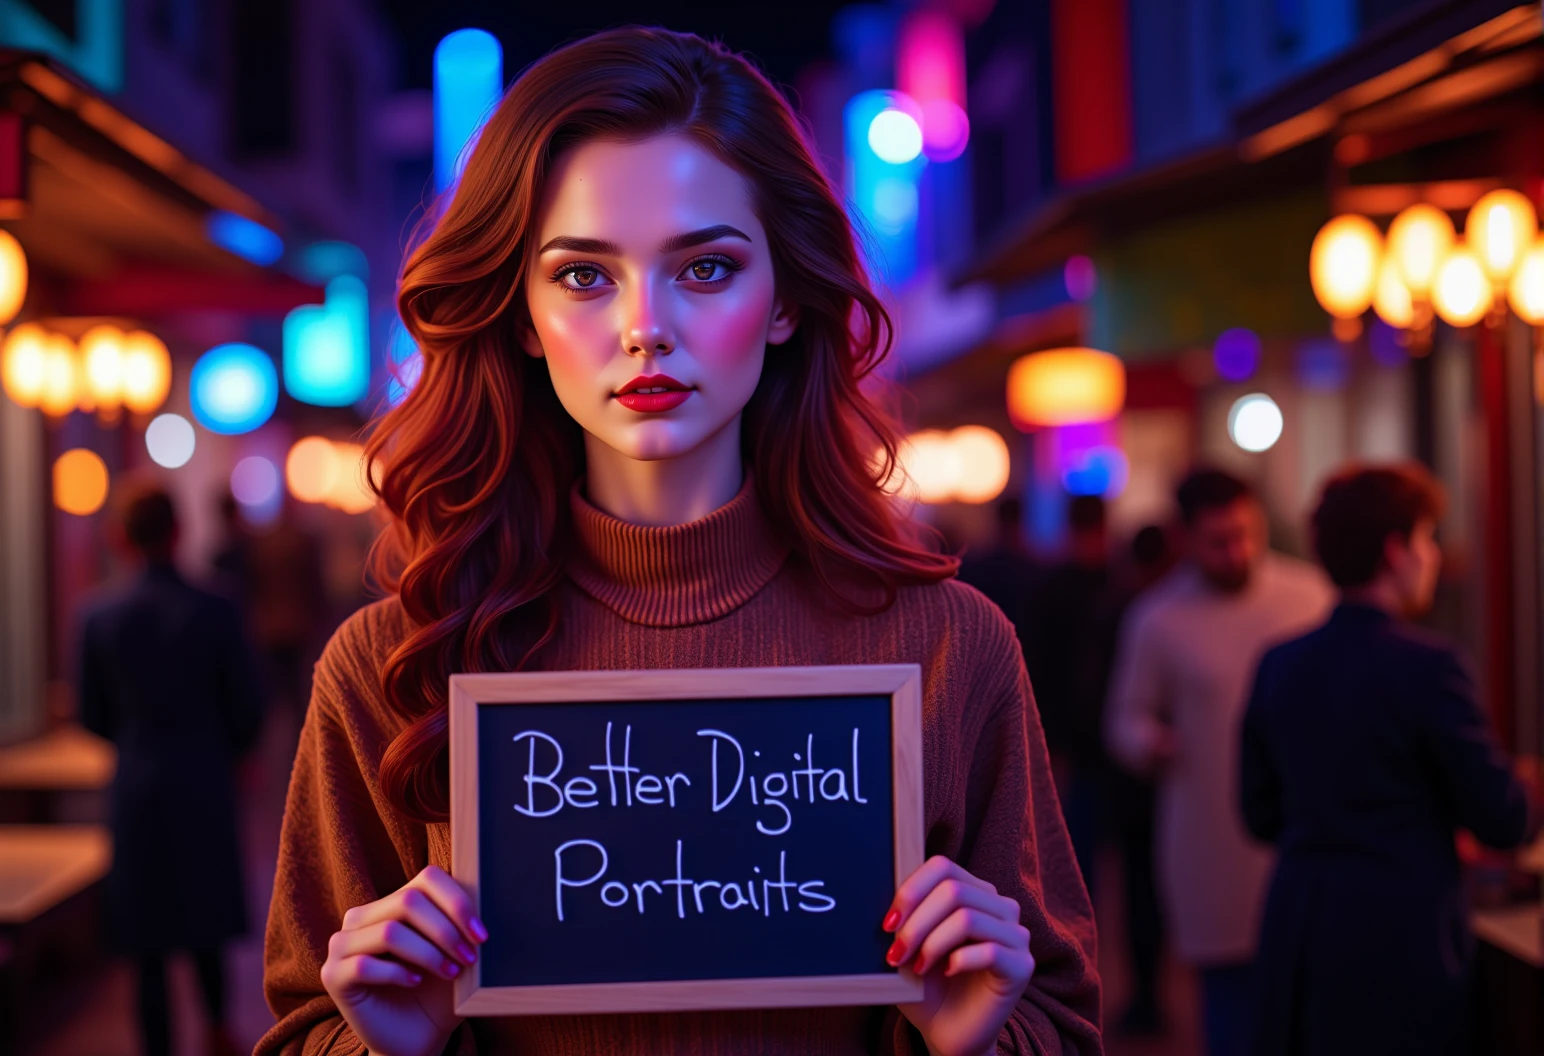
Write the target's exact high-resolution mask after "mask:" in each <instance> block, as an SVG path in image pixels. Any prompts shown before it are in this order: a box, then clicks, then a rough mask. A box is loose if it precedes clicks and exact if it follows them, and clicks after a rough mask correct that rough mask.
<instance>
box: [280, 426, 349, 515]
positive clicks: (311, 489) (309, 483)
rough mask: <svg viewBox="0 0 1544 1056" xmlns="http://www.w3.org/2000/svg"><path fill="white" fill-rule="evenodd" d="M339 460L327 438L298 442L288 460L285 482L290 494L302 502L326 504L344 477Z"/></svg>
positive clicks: (316, 437)
mask: <svg viewBox="0 0 1544 1056" xmlns="http://www.w3.org/2000/svg"><path fill="white" fill-rule="evenodd" d="M338 461H339V460H338V458H337V455H336V452H335V451H334V450H333V446H332V441H331V440H328V439H327V438H326V437H324V436H308V437H306V438H305V439H303V440H296V441H295V444H294V446H293V447H291V448H290V450H289V455H288V456H287V457H286V458H285V459H284V481H285V483H286V484H288V485H289V491H290V494H291V495H293V496H295V498H297V499H299V500H300V501H301V502H326V501H327V498H328V496H329V495H331V494H332V493H333V490H334V489H335V488H336V487H337V481H338V477H339V476H341V475H342V474H341V473H340V472H339V465H338Z"/></svg>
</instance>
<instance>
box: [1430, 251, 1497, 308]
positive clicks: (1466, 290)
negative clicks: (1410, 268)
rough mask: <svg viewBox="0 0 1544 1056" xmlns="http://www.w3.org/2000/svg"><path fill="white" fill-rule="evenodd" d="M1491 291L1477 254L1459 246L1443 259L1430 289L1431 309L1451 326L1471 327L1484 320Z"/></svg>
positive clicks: (1492, 295)
mask: <svg viewBox="0 0 1544 1056" xmlns="http://www.w3.org/2000/svg"><path fill="white" fill-rule="evenodd" d="M1493 299H1494V288H1493V287H1492V286H1491V282H1490V278H1489V277H1488V276H1487V275H1486V274H1485V267H1484V265H1483V264H1481V263H1480V257H1479V254H1477V253H1475V252H1474V250H1472V249H1470V248H1468V247H1467V246H1463V245H1460V246H1458V247H1456V248H1454V249H1453V251H1452V252H1450V253H1449V254H1448V255H1447V259H1446V260H1444V261H1443V262H1442V267H1441V268H1440V269H1438V271H1437V281H1436V284H1435V285H1434V286H1432V288H1431V303H1432V307H1434V308H1435V309H1436V310H1437V314H1438V315H1440V316H1441V317H1442V319H1443V321H1444V322H1446V323H1448V324H1449V325H1451V326H1473V325H1474V324H1475V323H1477V322H1479V321H1480V320H1481V319H1483V318H1485V313H1486V312H1488V311H1490V306H1491V303H1492V301H1493Z"/></svg>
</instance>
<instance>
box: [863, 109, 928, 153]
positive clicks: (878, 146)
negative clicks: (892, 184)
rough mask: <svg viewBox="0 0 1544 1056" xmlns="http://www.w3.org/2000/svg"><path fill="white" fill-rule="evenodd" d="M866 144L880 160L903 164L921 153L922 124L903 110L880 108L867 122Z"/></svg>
mask: <svg viewBox="0 0 1544 1056" xmlns="http://www.w3.org/2000/svg"><path fill="white" fill-rule="evenodd" d="M868 144H869V149H870V150H872V151H873V152H874V153H875V154H877V155H879V158H880V160H881V161H888V162H889V163H890V164H891V165H904V164H906V163H907V162H908V161H911V160H912V159H914V158H915V157H916V156H917V155H918V154H921V153H922V126H921V125H920V124H918V123H917V119H916V118H915V117H913V116H912V115H911V114H909V113H907V112H906V111H905V110H897V109H885V110H881V111H879V113H877V114H875V115H874V119H873V120H872V121H870V122H869V128H868Z"/></svg>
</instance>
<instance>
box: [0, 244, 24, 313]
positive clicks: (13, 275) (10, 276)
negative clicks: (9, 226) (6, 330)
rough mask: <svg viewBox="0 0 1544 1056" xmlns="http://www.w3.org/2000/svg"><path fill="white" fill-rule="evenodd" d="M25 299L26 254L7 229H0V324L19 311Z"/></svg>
mask: <svg viewBox="0 0 1544 1056" xmlns="http://www.w3.org/2000/svg"><path fill="white" fill-rule="evenodd" d="M26 300H27V254H26V252H24V251H23V250H22V248H21V243H20V242H18V241H16V236H15V235H13V234H11V233H10V232H9V231H0V325H3V324H5V323H9V322H10V321H11V320H12V319H15V318H16V316H17V315H18V314H19V313H20V312H21V306H22V305H23V304H24V303H25V302H26Z"/></svg>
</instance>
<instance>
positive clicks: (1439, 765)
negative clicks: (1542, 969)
mask: <svg viewBox="0 0 1544 1056" xmlns="http://www.w3.org/2000/svg"><path fill="white" fill-rule="evenodd" d="M1441 501H1442V499H1441V494H1440V491H1439V489H1438V486H1437V485H1436V483H1435V482H1434V481H1433V480H1432V479H1431V477H1430V475H1429V474H1427V473H1426V471H1425V470H1424V469H1421V468H1420V467H1417V466H1395V467H1386V468H1359V469H1351V470H1348V471H1346V472H1343V473H1341V474H1340V475H1338V476H1336V477H1335V478H1334V479H1332V480H1331V481H1330V482H1329V484H1328V485H1327V486H1326V487H1325V490H1324V496H1323V499H1322V501H1321V503H1320V505H1319V508H1318V511H1317V512H1316V513H1315V515H1314V522H1313V527H1314V533H1315V545H1316V548H1317V550H1318V552H1319V558H1320V560H1321V562H1322V563H1323V565H1324V567H1325V569H1326V570H1327V571H1328V572H1329V575H1330V577H1331V578H1332V579H1333V580H1334V581H1335V583H1336V585H1337V586H1339V587H1340V589H1341V603H1340V605H1339V607H1338V608H1336V610H1335V612H1334V614H1333V615H1332V616H1331V617H1330V619H1329V622H1328V623H1326V624H1325V625H1324V626H1323V627H1321V628H1319V629H1318V630H1316V631H1313V632H1311V633H1310V634H1308V635H1306V636H1304V637H1302V638H1298V639H1296V640H1295V641H1291V642H1288V643H1286V644H1284V645H1281V646H1278V647H1277V648H1275V649H1274V650H1272V651H1271V652H1269V653H1267V654H1266V656H1265V658H1264V659H1263V660H1262V661H1261V664H1260V668H1259V673H1258V676H1257V678H1256V683H1255V688H1254V693H1253V695H1252V697H1251V700H1250V704H1249V708H1248V710H1247V712H1246V714H1245V718H1244V724H1243V750H1242V775H1241V777H1242V782H1241V792H1242V797H1243V811H1244V817H1245V820H1246V821H1247V823H1248V826H1249V829H1250V831H1251V832H1252V833H1254V835H1255V836H1256V837H1258V838H1259V839H1262V840H1267V841H1270V842H1272V843H1274V844H1276V845H1277V847H1278V850H1279V857H1278V861H1277V865H1276V872H1275V875H1274V877H1273V879H1272V883H1271V889H1270V895H1269V898H1268V901H1267V903H1266V910H1265V919H1264V923H1263V925H1262V932H1261V945H1260V955H1259V969H1260V974H1259V976H1258V977H1257V978H1258V983H1259V989H1258V997H1259V1001H1260V1008H1259V1012H1260V1016H1259V1020H1258V1023H1259V1028H1258V1033H1257V1044H1256V1047H1255V1051H1256V1052H1257V1053H1259V1054H1269V1056H1286V1054H1298V1053H1301V1054H1313V1056H1337V1054H1341V1053H1345V1054H1348V1056H1349V1054H1352V1053H1355V1054H1357V1056H1366V1054H1370V1053H1399V1054H1401V1056H1418V1054H1422V1053H1431V1054H1433V1056H1437V1054H1441V1056H1455V1054H1461V1053H1465V1052H1467V1051H1468V1050H1469V1045H1468V1034H1469V1028H1468V1015H1469V1003H1470V996H1469V983H1470V972H1471V965H1472V961H1473V947H1474V939H1473V936H1472V934H1471V932H1470V929H1469V922H1468V908H1467V906H1466V905H1465V900H1464V897H1463V893H1462V890H1461V885H1460V870H1459V862H1458V857H1457V852H1456V850H1455V847H1454V835H1455V833H1456V831H1457V830H1458V829H1468V830H1469V831H1470V832H1472V833H1473V834H1474V835H1475V836H1476V837H1478V838H1479V840H1480V841H1481V842H1483V843H1486V844H1489V845H1490V846H1492V847H1497V848H1510V847H1515V846H1517V845H1518V844H1519V843H1521V842H1522V841H1523V840H1524V838H1525V837H1526V836H1527V835H1528V834H1529V832H1530V830H1531V828H1532V825H1531V824H1530V809H1529V803H1528V796H1527V794H1526V793H1525V790H1524V788H1523V786H1522V784H1521V783H1520V782H1519V781H1518V780H1517V778H1516V777H1515V776H1514V774H1513V772H1512V769H1511V767H1510V766H1509V765H1508V762H1507V760H1506V758H1505V757H1504V756H1503V755H1502V753H1501V751H1500V749H1499V747H1498V745H1497V743H1496V740H1495V738H1494V736H1493V735H1492V734H1491V732H1490V730H1489V728H1488V727H1487V725H1486V721H1485V717H1484V714H1483V713H1482V711H1481V709H1480V706H1479V704H1478V703H1477V702H1476V699H1475V690H1474V685H1473V682H1472V680H1471V679H1470V676H1469V674H1468V672H1467V671H1466V669H1465V666H1464V664H1463V662H1462V661H1461V660H1460V659H1459V657H1458V655H1457V654H1456V653H1455V651H1454V649H1453V647H1452V646H1451V645H1449V644H1448V643H1447V642H1445V641H1443V640H1442V639H1441V638H1438V637H1436V636H1434V635H1432V634H1430V633H1427V632H1425V631H1423V630H1420V629H1418V628H1416V627H1415V626H1413V625H1412V624H1410V623H1409V622H1407V621H1409V620H1410V619H1411V618H1412V617H1415V616H1418V615H1420V614H1421V613H1423V612H1424V611H1426V610H1427V609H1428V608H1429V606H1430V604H1431V599H1432V594H1433V591H1434V590H1435V586H1436V580H1437V570H1438V566H1439V563H1440V560H1441V552H1440V551H1439V549H1438V547H1437V543H1436V541H1435V539H1434V538H1433V532H1434V529H1435V527H1436V522H1437V519H1438V517H1439V515H1440V507H1441Z"/></svg>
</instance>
